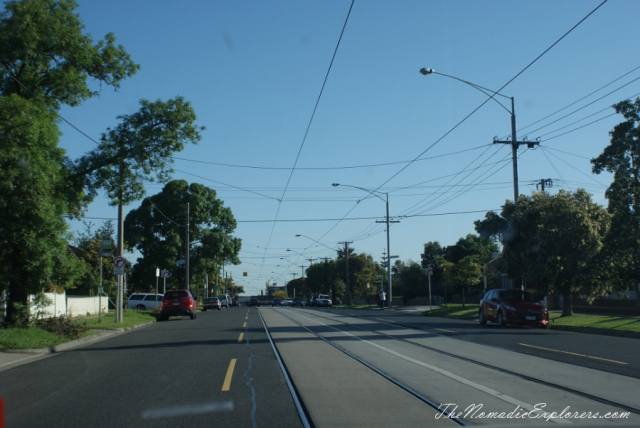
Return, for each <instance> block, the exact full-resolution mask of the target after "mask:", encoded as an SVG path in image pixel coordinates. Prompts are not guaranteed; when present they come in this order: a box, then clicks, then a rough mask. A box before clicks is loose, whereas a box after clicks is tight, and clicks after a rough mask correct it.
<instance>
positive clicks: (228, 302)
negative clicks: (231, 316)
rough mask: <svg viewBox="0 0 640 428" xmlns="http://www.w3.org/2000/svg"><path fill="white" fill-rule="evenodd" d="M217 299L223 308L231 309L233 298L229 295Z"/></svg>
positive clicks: (220, 295)
mask: <svg viewBox="0 0 640 428" xmlns="http://www.w3.org/2000/svg"><path fill="white" fill-rule="evenodd" d="M216 297H217V298H218V300H220V304H221V305H222V307H223V308H230V307H231V297H229V295H228V294H218V295H217V296H216Z"/></svg>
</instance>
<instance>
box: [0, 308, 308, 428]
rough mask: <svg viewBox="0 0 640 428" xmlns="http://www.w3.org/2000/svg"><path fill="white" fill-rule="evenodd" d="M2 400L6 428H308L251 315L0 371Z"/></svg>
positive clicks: (168, 324)
mask: <svg viewBox="0 0 640 428" xmlns="http://www.w3.org/2000/svg"><path fill="white" fill-rule="evenodd" d="M241 334H242V337H240V335H241ZM232 361H233V362H235V365H234V366H233V367H232V369H230V366H232V365H233V364H234V363H232ZM228 373H231V375H228ZM226 382H228V383H226ZM0 396H3V397H4V399H5V408H6V425H7V427H37V426H46V427H82V428H86V427H90V426H94V427H183V426H184V427H187V426H188V427H200V426H243V427H250V426H257V421H260V422H261V423H260V426H273V427H300V426H302V425H301V422H300V418H299V416H298V413H297V411H296V409H295V407H294V403H293V400H292V398H291V394H290V392H289V390H288V388H287V386H286V384H285V381H284V378H283V375H282V372H281V370H280V368H279V366H278V364H277V361H276V360H275V358H274V353H273V350H272V347H271V344H270V343H269V340H268V338H267V335H266V333H265V331H264V328H263V325H262V321H261V320H260V318H259V316H258V315H257V312H256V311H253V313H252V312H251V311H248V310H247V308H245V307H232V308H229V309H224V310H222V311H207V312H198V316H197V319H195V320H190V319H189V318H188V317H181V318H175V319H171V320H169V321H165V322H160V323H156V324H152V325H150V326H147V327H144V328H141V329H139V330H134V331H131V332H129V333H126V334H122V335H118V336H115V337H113V338H111V339H108V340H104V341H102V342H99V343H96V344H93V345H91V346H88V347H83V348H79V349H75V350H71V351H67V352H62V353H59V354H54V355H52V356H51V357H49V358H45V359H41V360H38V361H34V362H32V363H29V364H25V365H21V366H19V367H15V368H13V369H10V370H6V371H3V372H0Z"/></svg>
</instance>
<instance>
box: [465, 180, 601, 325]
mask: <svg viewBox="0 0 640 428" xmlns="http://www.w3.org/2000/svg"><path fill="white" fill-rule="evenodd" d="M502 218H503V219H504V222H505V224H507V225H508V227H509V230H508V232H507V233H503V235H502V236H503V239H504V240H503V241H502V244H503V251H502V255H501V266H502V267H503V268H504V269H506V271H507V273H508V274H509V276H510V277H511V278H522V277H524V278H526V280H527V284H528V285H529V286H530V285H532V284H533V285H534V286H535V288H536V289H537V290H538V291H540V292H543V293H547V292H548V293H554V292H555V293H559V294H561V295H562V296H563V304H564V306H563V316H569V315H572V313H573V311H572V306H571V298H572V294H573V293H576V292H582V293H584V294H585V295H587V296H593V295H596V294H599V293H601V292H602V290H603V283H602V282H601V281H599V280H598V278H599V277H600V276H601V270H600V264H599V263H596V262H595V260H596V257H597V256H598V252H599V251H600V249H601V248H602V245H603V241H604V237H605V236H606V233H607V231H608V229H609V222H610V217H609V215H608V213H607V211H606V210H605V209H604V208H603V207H601V206H600V205H598V204H596V203H594V202H593V201H592V200H591V196H590V195H589V194H588V193H587V192H586V191H585V190H583V189H578V190H577V191H576V192H567V191H565V190H561V191H560V192H559V193H558V194H556V195H549V194H547V193H544V192H535V193H534V194H533V196H521V197H520V198H518V202H517V203H516V204H515V205H514V204H513V203H512V202H511V201H507V202H506V203H505V205H504V206H503V209H502ZM476 227H477V228H480V229H484V230H488V228H483V225H482V222H480V223H477V224H476Z"/></svg>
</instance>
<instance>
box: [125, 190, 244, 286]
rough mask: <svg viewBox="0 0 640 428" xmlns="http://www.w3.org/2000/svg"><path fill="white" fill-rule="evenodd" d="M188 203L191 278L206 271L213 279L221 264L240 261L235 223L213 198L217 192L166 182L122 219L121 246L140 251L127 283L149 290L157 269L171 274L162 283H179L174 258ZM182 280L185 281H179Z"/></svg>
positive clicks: (199, 280)
mask: <svg viewBox="0 0 640 428" xmlns="http://www.w3.org/2000/svg"><path fill="white" fill-rule="evenodd" d="M187 203H189V204H190V218H189V237H190V241H191V242H192V243H194V244H193V249H192V250H191V252H190V265H191V266H190V268H191V267H192V266H193V269H191V272H190V273H191V275H192V281H193V282H194V283H196V284H204V278H205V275H206V274H208V275H209V277H210V278H215V276H216V275H218V273H219V266H220V265H222V263H226V264H229V263H231V264H239V263H240V260H239V259H238V253H239V252H240V247H241V240H240V239H239V238H234V237H233V236H232V233H233V231H234V230H235V228H236V221H235V218H234V217H233V214H232V212H231V209H230V208H227V207H225V206H224V204H223V202H222V201H221V200H219V199H217V198H216V192H215V190H213V189H209V188H208V187H205V186H203V185H201V184H197V183H192V184H188V183H187V182H186V181H184V180H174V181H171V182H169V183H167V184H166V185H165V186H164V188H163V189H162V191H161V192H160V193H159V194H157V195H154V196H151V197H147V198H145V199H144V200H143V201H142V203H141V205H140V207H139V208H136V209H134V210H131V211H130V212H129V214H128V215H127V217H126V219H125V237H126V245H127V246H129V247H130V248H135V249H137V250H139V251H140V253H141V254H142V257H141V258H139V259H138V261H137V263H136V264H135V266H134V270H133V274H132V279H131V282H132V284H133V285H134V286H135V287H138V288H139V289H145V287H146V288H147V289H148V288H149V287H150V285H152V284H151V281H152V280H153V279H154V276H155V269H156V267H160V268H161V269H168V270H169V271H170V272H171V273H172V275H171V278H169V279H168V280H167V286H169V285H170V286H172V287H178V286H179V285H180V279H182V280H184V273H183V272H184V271H180V268H179V267H177V266H176V260H181V259H184V258H185V254H184V249H185V245H184V239H185V229H186V226H185V224H186V220H185V216H186V206H187ZM183 284H184V283H183Z"/></svg>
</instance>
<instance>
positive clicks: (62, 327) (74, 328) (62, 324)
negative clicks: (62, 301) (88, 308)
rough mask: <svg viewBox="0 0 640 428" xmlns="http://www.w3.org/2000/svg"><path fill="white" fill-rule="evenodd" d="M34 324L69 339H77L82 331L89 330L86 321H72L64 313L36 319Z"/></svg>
mask: <svg viewBox="0 0 640 428" xmlns="http://www.w3.org/2000/svg"><path fill="white" fill-rule="evenodd" d="M35 325H36V327H38V328H41V329H43V330H46V331H48V332H51V333H54V334H57V335H58V336H61V337H68V338H70V339H78V338H80V335H82V333H84V332H86V331H87V330H89V327H88V326H87V322H86V321H83V322H82V323H79V322H74V321H72V320H70V319H69V318H67V317H66V316H64V315H62V316H59V317H51V318H44V319H39V320H36V321H35Z"/></svg>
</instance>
